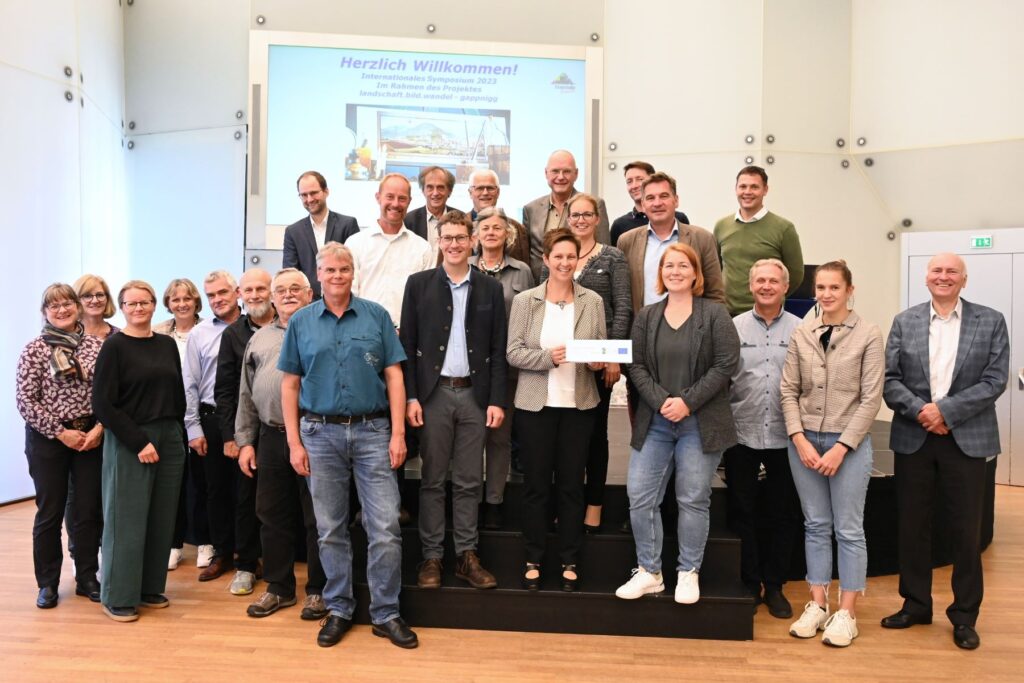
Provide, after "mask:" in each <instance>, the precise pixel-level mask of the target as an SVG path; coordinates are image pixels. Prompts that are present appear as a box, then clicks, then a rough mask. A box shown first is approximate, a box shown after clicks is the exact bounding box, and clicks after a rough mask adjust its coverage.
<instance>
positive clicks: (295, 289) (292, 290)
mask: <svg viewBox="0 0 1024 683" xmlns="http://www.w3.org/2000/svg"><path fill="white" fill-rule="evenodd" d="M304 291H306V288H305V287H303V286H302V285H292V286H291V287H275V288H274V296H284V295H285V294H291V295H292V296H298V295H299V294H302V293H303V292H304Z"/></svg>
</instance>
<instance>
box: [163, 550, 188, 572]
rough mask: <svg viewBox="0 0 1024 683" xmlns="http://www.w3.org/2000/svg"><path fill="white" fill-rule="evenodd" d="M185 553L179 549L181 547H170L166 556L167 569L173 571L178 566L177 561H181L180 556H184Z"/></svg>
mask: <svg viewBox="0 0 1024 683" xmlns="http://www.w3.org/2000/svg"><path fill="white" fill-rule="evenodd" d="M184 555H185V553H183V552H182V551H181V548H171V555H170V557H168V558H167V571H174V570H175V569H177V568H178V563H179V562H181V558H182V557H184Z"/></svg>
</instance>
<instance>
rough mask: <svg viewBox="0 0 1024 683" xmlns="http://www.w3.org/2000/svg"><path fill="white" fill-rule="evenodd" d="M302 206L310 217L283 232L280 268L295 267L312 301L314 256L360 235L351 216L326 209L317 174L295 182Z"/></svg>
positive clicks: (308, 173) (321, 181)
mask: <svg viewBox="0 0 1024 683" xmlns="http://www.w3.org/2000/svg"><path fill="white" fill-rule="evenodd" d="M295 186H296V187H297V188H298V190H299V199H301V200H302V206H303V207H304V208H305V209H306V211H308V212H309V216H307V217H306V218H302V219H300V220H297V221H295V222H294V223H292V224H291V225H289V226H288V227H287V228H285V229H284V249H283V251H284V253H283V254H282V256H281V267H282V268H298V269H299V270H301V271H302V272H303V273H305V274H306V277H308V278H309V281H310V282H311V283H312V287H313V298H314V299H319V298H320V281H319V280H317V278H316V253H317V251H319V250H320V247H322V246H324V244H326V243H327V242H339V243H342V244H344V243H345V240H347V239H348V238H349V237H351V236H352V235H354V234H356V233H357V232H359V224H358V223H356V219H355V218H352V216H345V215H343V214H340V213H335V212H334V211H328V210H327V196H328V195H329V194H330V191H329V190H328V189H327V180H326V179H325V178H324V177H323V176H322V175H321V174H320V173H319V172H317V171H306V172H305V173H303V174H302V175H300V176H299V179H298V180H297V181H296V182H295Z"/></svg>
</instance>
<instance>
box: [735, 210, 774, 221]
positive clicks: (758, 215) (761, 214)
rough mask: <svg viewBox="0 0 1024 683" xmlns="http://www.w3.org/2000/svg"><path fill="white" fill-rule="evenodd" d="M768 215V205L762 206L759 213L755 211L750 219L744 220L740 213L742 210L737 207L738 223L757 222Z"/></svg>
mask: <svg viewBox="0 0 1024 683" xmlns="http://www.w3.org/2000/svg"><path fill="white" fill-rule="evenodd" d="M767 215H768V207H767V206H762V207H761V210H760V211H758V212H757V213H755V214H754V215H753V216H751V217H750V220H749V221H748V220H744V219H743V216H742V215H740V210H739V209H736V222H737V223H756V222H757V221H759V220H761V219H762V218H764V217H765V216H767Z"/></svg>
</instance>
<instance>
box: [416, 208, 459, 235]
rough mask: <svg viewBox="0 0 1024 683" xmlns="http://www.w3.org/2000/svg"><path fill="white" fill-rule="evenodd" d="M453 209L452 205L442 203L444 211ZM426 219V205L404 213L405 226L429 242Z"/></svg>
mask: <svg viewBox="0 0 1024 683" xmlns="http://www.w3.org/2000/svg"><path fill="white" fill-rule="evenodd" d="M454 210H455V207H454V206H448V205H447V204H445V205H444V213H448V212H449V211H454ZM442 215H443V214H442ZM427 219H428V216H427V207H426V206H421V207H420V208H418V209H413V210H412V211H410V212H409V213H407V214H405V227H407V228H409V230H411V231H412V232H414V233H416V234H417V235H419V236H420V237H422V238H423V239H425V240H427V241H428V242H429V241H430V237H428V236H427Z"/></svg>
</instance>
